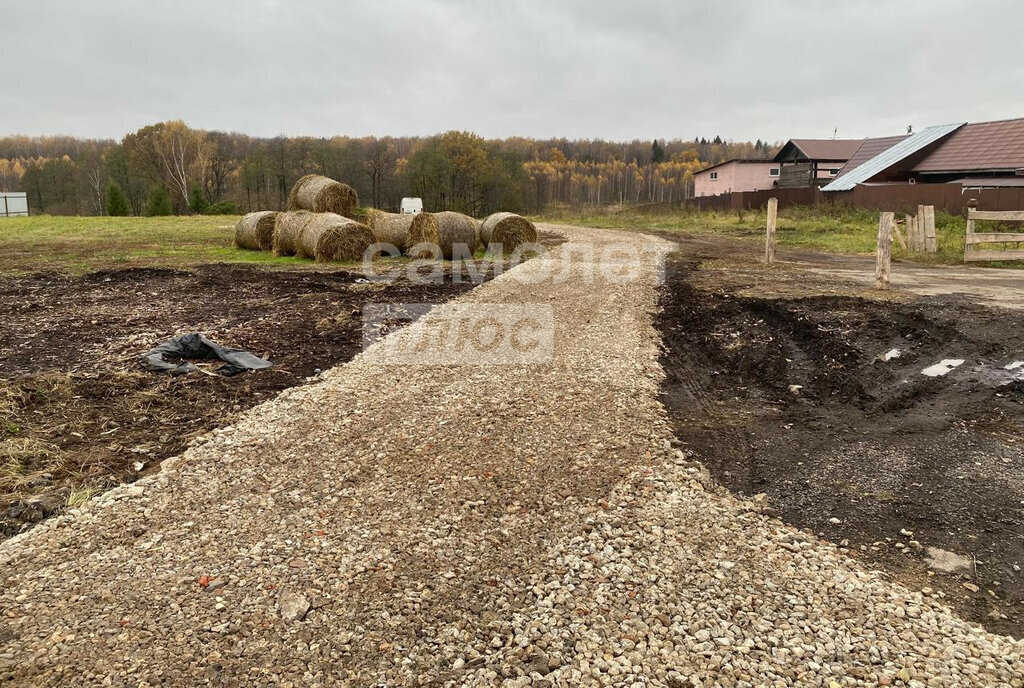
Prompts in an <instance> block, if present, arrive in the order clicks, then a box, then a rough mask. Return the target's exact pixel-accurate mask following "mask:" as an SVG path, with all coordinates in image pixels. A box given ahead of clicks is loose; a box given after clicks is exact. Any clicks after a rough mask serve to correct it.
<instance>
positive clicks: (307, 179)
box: [235, 174, 376, 262]
mask: <svg viewBox="0 0 1024 688" xmlns="http://www.w3.org/2000/svg"><path fill="white" fill-rule="evenodd" d="M358 205H359V195H358V194H356V191H355V189H353V188H352V187H351V186H349V185H348V184H342V183H341V182H338V181H335V180H333V179H330V178H328V177H324V176H321V175H318V174H307V175H306V176H304V177H302V178H301V179H299V180H298V181H297V182H295V186H293V187H292V190H291V193H289V194H288V210H287V211H284V212H277V211H272V210H264V211H259V212H255V213H249V214H248V215H246V216H245V217H243V218H242V219H241V220H239V221H238V224H237V225H235V245H236V246H238V247H239V248H245V249H252V250H259V251H273V252H274V255H276V256H298V257H300V258H312V259H313V260H315V261H317V262H327V261H334V260H359V259H361V258H362V257H363V253H364V252H365V251H366V249H368V248H369V247H370V246H371V245H372V244H373V243H374V242H375V241H376V239H375V238H374V236H373V233H372V232H371V231H370V229H369V227H367V226H366V225H363V224H361V223H359V222H356V221H355V220H352V219H351V217H350V216H351V215H352V213H353V211H354V210H355V209H356V207H357V206H358Z"/></svg>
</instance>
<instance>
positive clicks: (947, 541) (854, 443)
mask: <svg viewBox="0 0 1024 688" xmlns="http://www.w3.org/2000/svg"><path fill="white" fill-rule="evenodd" d="M699 263H700V261H698V260H694V259H692V258H687V259H684V260H680V261H677V262H676V263H675V264H674V265H673V266H672V269H670V270H669V273H668V280H667V284H666V285H665V288H664V292H663V298H662V304H661V305H662V311H661V313H660V316H659V327H660V329H661V331H662V335H663V338H664V342H665V352H664V357H663V366H664V368H665V372H666V376H667V377H666V381H665V386H664V389H663V398H664V401H665V404H666V406H667V408H668V409H669V412H670V416H671V418H672V420H673V423H674V426H675V428H676V432H677V435H678V437H679V438H680V440H681V441H683V442H684V443H685V444H686V445H687V446H688V447H689V448H690V449H691V450H692V451H693V452H694V453H695V454H696V456H697V458H699V459H700V460H701V461H702V462H704V463H705V464H706V465H707V466H708V468H709V469H710V470H711V472H712V474H713V475H714V476H715V477H716V478H717V479H718V480H719V481H721V482H722V483H723V484H725V485H726V486H728V487H729V488H730V489H734V490H737V491H739V492H741V493H744V494H747V495H756V494H758V493H766V494H767V496H768V501H769V503H770V504H771V505H772V507H773V508H774V509H775V510H776V511H777V512H778V513H779V515H780V516H781V517H782V518H783V519H784V520H787V521H789V522H792V523H794V524H796V525H798V526H801V527H806V528H810V529H813V530H814V531H815V532H819V533H823V534H824V535H826V536H827V537H830V538H832V539H833V540H835V541H836V542H843V541H846V542H848V543H849V546H850V547H851V549H852V550H853V551H854V553H855V554H860V555H861V556H864V557H866V558H869V559H872V560H874V561H877V562H878V563H880V564H883V565H885V566H887V567H888V568H890V569H891V570H894V571H897V572H899V573H900V575H901V576H907V577H909V578H908V580H909V581H910V584H912V585H913V584H917V585H918V586H919V587H920V586H924V587H927V586H929V585H930V586H931V587H932V588H940V589H941V590H943V591H944V593H943V594H946V595H948V599H947V601H949V602H951V603H953V604H955V605H956V606H958V607H959V608H960V609H961V611H962V613H964V614H965V615H967V616H968V617H970V618H972V619H973V620H975V621H978V622H980V623H984V624H985V625H986V626H987V627H989V628H990V629H992V630H998V631H1003V632H1011V633H1014V634H1016V635H1020V634H1021V632H1022V631H1024V614H1022V613H1021V611H1019V610H1020V609H1021V603H1022V601H1024V581H1022V580H1021V577H1020V574H1019V573H1018V572H1017V571H1015V570H1014V568H1013V567H1014V566H1015V565H1021V564H1024V539H1022V538H1021V536H1020V533H1021V532H1024V516H1022V510H1021V504H1022V500H1024V451H1022V450H1021V448H1020V447H1021V444H1024V443H1021V435H1022V434H1024V433H1022V430H1024V383H1022V382H1020V381H1013V375H1012V374H1011V373H1010V372H1009V371H1006V370H1005V366H1006V365H1007V364H1008V363H1012V362H1013V361H1014V360H1024V356H1022V354H1024V317H1021V316H1019V315H1012V314H1008V313H1007V312H1005V311H1000V310H991V309H987V308H982V307H978V306H974V305H972V304H970V303H965V302H961V301H957V300H955V299H948V298H947V299H925V298H921V299H915V300H913V301H911V302H908V303H899V302H878V301H874V300H869V299H864V298H858V297H854V296H809V297H804V298H799V297H798V298H789V297H781V298H775V297H760V296H752V295H749V292H745V290H744V289H741V288H729V287H727V288H721V287H718V288H714V287H711V286H710V285H709V284H708V283H709V281H713V280H710V279H709V277H708V274H709V273H707V272H704V271H701V270H699ZM721 269H722V268H721V267H720V266H719V265H717V264H716V270H721ZM759 286H760V285H759ZM750 291H751V292H753V293H758V292H759V291H762V292H763V291H766V290H764V289H760V290H758V289H753V290H750ZM894 351H898V355H895V356H893V355H892V353H893V352H894ZM886 354H889V360H884V359H885V358H886ZM943 359H965V363H964V364H963V365H962V366H960V367H959V368H956V369H955V370H954V371H953V372H951V373H950V374H949V375H947V376H945V377H937V378H932V377H927V376H925V375H923V374H922V372H921V371H922V370H923V369H924V368H926V367H928V366H930V365H932V364H934V363H936V362H938V361H941V360H943ZM903 533H912V535H911V536H907V535H905V534H903ZM897 544H898V546H897ZM925 546H934V547H940V548H942V549H944V550H949V551H953V552H958V553H961V554H966V555H967V556H969V557H972V556H976V557H977V559H978V560H980V561H982V562H984V563H983V564H982V565H980V566H979V568H978V571H977V572H976V573H975V572H973V571H972V572H971V573H970V575H961V576H959V577H953V578H950V577H944V578H947V580H946V581H945V587H942V585H940V583H939V582H935V580H934V579H931V578H930V577H929V576H928V574H927V564H926V561H925V557H924V552H923V548H924V547H925ZM996 581H998V584H997V583H996ZM962 583H967V584H969V585H971V586H976V587H977V588H978V591H977V592H975V591H972V589H971V588H965V587H963V585H962ZM988 589H992V590H993V591H994V593H995V594H994V596H993V595H989V594H988V593H987V590H988Z"/></svg>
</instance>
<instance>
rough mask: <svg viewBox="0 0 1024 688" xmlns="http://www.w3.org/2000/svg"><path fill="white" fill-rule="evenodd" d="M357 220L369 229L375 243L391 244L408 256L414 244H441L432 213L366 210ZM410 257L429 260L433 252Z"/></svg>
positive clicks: (423, 252)
mask: <svg viewBox="0 0 1024 688" xmlns="http://www.w3.org/2000/svg"><path fill="white" fill-rule="evenodd" d="M358 219H359V221H360V222H362V223H363V224H365V225H366V226H367V227H369V228H370V231H371V232H373V236H375V237H376V238H377V241H379V242H381V243H387V244H392V245H394V246H396V247H397V248H398V250H400V251H401V252H402V253H404V254H405V255H410V254H409V250H410V249H411V248H412V247H413V246H415V245H416V244H422V243H427V244H431V245H433V246H437V245H438V244H440V243H441V235H440V230H439V229H438V225H437V218H436V217H435V216H434V214H433V213H412V214H411V213H406V214H401V213H385V212H384V211H382V210H375V209H373V208H367V209H365V210H364V211H363V212H362V217H360V218H358ZM412 257H413V258H430V257H433V252H431V251H423V250H421V251H419V252H418V255H415V256H412Z"/></svg>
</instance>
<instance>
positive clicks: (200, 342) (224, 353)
mask: <svg viewBox="0 0 1024 688" xmlns="http://www.w3.org/2000/svg"><path fill="white" fill-rule="evenodd" d="M165 356H167V357H170V358H177V359H189V358H191V359H204V360H211V361H217V360H220V361H224V363H225V365H223V366H221V367H220V368H218V369H217V371H216V372H217V374H218V375H223V376H224V377H231V376H232V375H238V374H239V373H244V372H245V371H247V370H260V369H262V368H269V367H270V366H272V365H274V364H273V363H271V362H270V361H267V360H264V359H262V358H260V357H259V356H255V355H253V354H251V353H249V352H248V351H243V350H242V349H232V348H229V347H225V346H221V345H220V344H217V343H216V342H211V341H210V340H209V339H207V338H206V337H204V336H203V335H201V334H199V333H198V332H196V333H194V334H186V335H183V336H181V337H175V338H174V339H170V340H168V341H166V342H163V343H162V344H160V345H159V346H156V347H154V348H153V349H150V350H149V351H148V352H147V353H146V354H144V355H143V357H142V367H143V368H145V369H146V370H152V371H154V372H163V373H170V374H171V375H183V374H185V373H191V372H194V371H196V370H198V368H197V367H196V366H195V365H194V364H193V363H191V362H189V361H187V360H182V361H181V362H180V363H172V362H170V361H167V360H164V357H165Z"/></svg>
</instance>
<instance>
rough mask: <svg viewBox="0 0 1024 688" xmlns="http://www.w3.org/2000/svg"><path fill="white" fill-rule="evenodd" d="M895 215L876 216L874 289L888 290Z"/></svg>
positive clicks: (883, 214) (882, 214) (881, 214)
mask: <svg viewBox="0 0 1024 688" xmlns="http://www.w3.org/2000/svg"><path fill="white" fill-rule="evenodd" d="M895 218H896V214H895V213H880V214H879V216H878V253H877V257H876V260H875V289H881V290H883V291H884V290H886V289H888V288H889V275H890V271H891V269H892V226H893V224H895Z"/></svg>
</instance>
